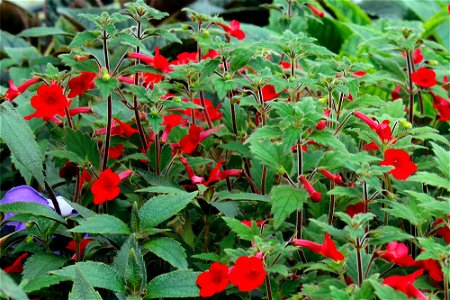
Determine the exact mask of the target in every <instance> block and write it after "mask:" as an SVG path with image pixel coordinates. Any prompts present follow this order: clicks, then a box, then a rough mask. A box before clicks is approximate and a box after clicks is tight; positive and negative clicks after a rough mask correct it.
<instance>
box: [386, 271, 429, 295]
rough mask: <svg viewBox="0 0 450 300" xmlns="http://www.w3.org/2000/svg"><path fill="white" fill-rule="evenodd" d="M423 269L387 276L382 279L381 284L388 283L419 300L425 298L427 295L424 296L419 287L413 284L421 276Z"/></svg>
mask: <svg viewBox="0 0 450 300" xmlns="http://www.w3.org/2000/svg"><path fill="white" fill-rule="evenodd" d="M422 273H423V269H421V270H417V271H416V272H414V273H412V274H410V275H406V276H398V275H394V276H389V277H386V278H385V279H384V280H383V284H385V285H389V286H391V287H393V288H394V289H396V290H399V291H402V292H403V293H405V294H406V295H407V296H408V297H415V298H419V299H421V300H427V299H428V297H427V296H425V295H424V294H423V293H422V292H421V291H420V290H419V289H417V288H416V287H415V286H414V280H416V278H417V277H419V276H421V275H422Z"/></svg>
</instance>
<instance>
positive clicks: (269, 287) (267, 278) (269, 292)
mask: <svg viewBox="0 0 450 300" xmlns="http://www.w3.org/2000/svg"><path fill="white" fill-rule="evenodd" d="M266 290H267V299H269V300H272V299H273V296H272V287H271V286H270V277H269V274H266Z"/></svg>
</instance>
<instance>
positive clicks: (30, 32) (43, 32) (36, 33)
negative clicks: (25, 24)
mask: <svg viewBox="0 0 450 300" xmlns="http://www.w3.org/2000/svg"><path fill="white" fill-rule="evenodd" d="M49 35H72V34H71V33H69V32H66V31H64V30H62V29H61V28H58V27H33V28H29V29H25V30H24V31H22V32H21V33H19V34H18V36H20V37H40V36H49Z"/></svg>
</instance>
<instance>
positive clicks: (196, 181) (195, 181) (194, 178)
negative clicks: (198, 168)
mask: <svg viewBox="0 0 450 300" xmlns="http://www.w3.org/2000/svg"><path fill="white" fill-rule="evenodd" d="M180 161H181V163H182V164H183V166H184V167H185V169H186V172H187V173H188V176H189V179H190V180H191V182H192V183H193V184H200V183H203V181H205V178H203V177H200V176H197V175H195V173H194V170H193V169H192V167H191V165H190V164H189V162H188V161H187V159H186V158H184V157H183V156H180Z"/></svg>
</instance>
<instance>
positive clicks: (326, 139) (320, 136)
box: [309, 130, 348, 154]
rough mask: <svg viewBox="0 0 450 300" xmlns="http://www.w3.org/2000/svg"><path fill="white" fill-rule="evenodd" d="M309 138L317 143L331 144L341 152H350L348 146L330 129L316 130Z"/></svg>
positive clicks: (330, 145)
mask: <svg viewBox="0 0 450 300" xmlns="http://www.w3.org/2000/svg"><path fill="white" fill-rule="evenodd" d="M309 138H310V139H311V140H313V141H315V142H316V143H319V144H322V145H325V146H329V147H331V148H333V149H336V150H338V151H339V152H341V154H348V150H347V147H346V146H345V144H344V143H342V142H341V141H340V140H339V139H338V138H337V137H336V136H334V135H333V134H332V133H331V132H328V131H324V130H323V131H315V132H314V133H313V134H311V135H310V136H309Z"/></svg>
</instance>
